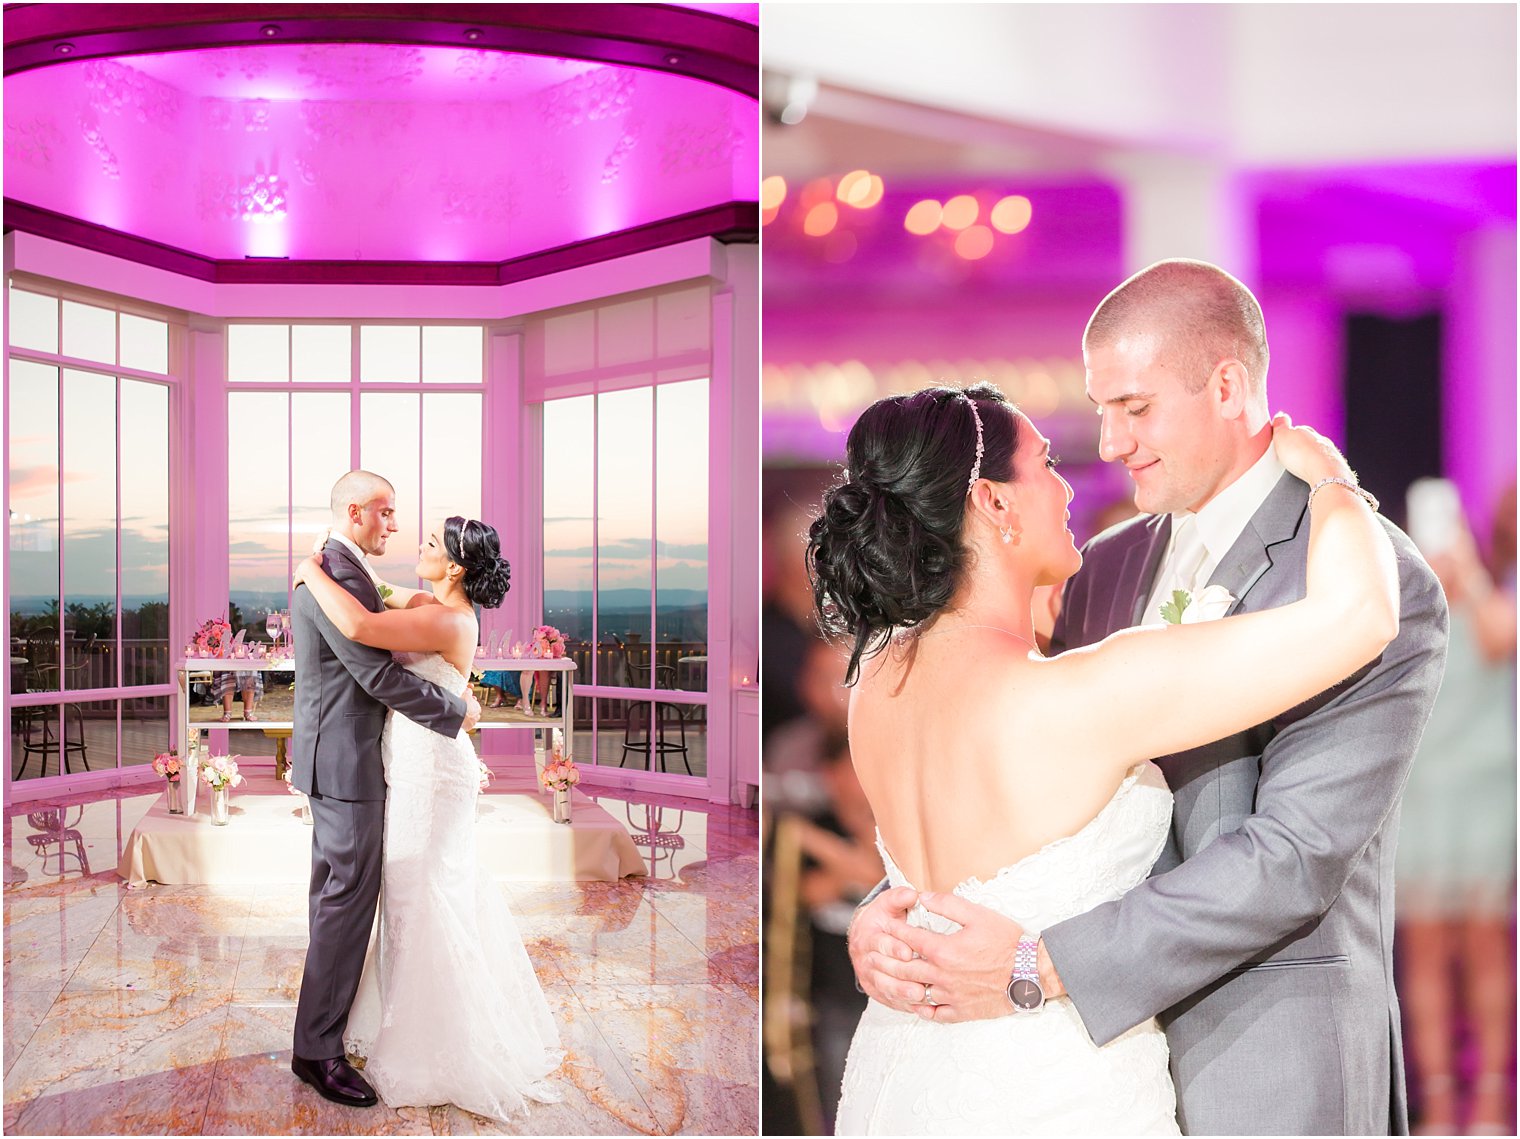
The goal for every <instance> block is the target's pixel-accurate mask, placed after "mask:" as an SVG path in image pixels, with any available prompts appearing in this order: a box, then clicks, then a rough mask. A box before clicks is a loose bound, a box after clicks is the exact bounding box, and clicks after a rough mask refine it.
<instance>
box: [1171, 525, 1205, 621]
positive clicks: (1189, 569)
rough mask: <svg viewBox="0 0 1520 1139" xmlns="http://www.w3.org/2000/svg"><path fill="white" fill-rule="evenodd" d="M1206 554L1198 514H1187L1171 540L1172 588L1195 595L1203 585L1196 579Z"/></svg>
mask: <svg viewBox="0 0 1520 1139" xmlns="http://www.w3.org/2000/svg"><path fill="white" fill-rule="evenodd" d="M1208 556H1209V548H1208V547H1207V546H1205V545H1204V544H1203V535H1202V534H1200V533H1199V532H1198V516H1197V515H1196V514H1189V515H1187V516H1186V517H1184V518H1183V520H1182V522H1181V524H1180V525H1179V526H1178V527H1177V533H1176V536H1175V537H1174V538H1173V541H1172V581H1173V582H1174V584H1173V586H1172V588H1173V589H1185V590H1187V592H1188V593H1190V594H1192V595H1193V596H1195V597H1196V596H1197V595H1198V590H1199V589H1200V588H1201V586H1202V585H1203V583H1202V582H1200V581H1199V580H1198V571H1199V570H1201V569H1202V568H1203V563H1204V561H1205V559H1207V558H1208ZM1168 600H1170V597H1168Z"/></svg>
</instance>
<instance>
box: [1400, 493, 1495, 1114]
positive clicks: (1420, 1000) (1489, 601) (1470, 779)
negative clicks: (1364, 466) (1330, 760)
mask: <svg viewBox="0 0 1520 1139" xmlns="http://www.w3.org/2000/svg"><path fill="white" fill-rule="evenodd" d="M1514 510H1515V500H1514V491H1513V488H1511V490H1510V492H1509V493H1508V495H1507V496H1506V498H1505V500H1504V501H1503V502H1502V503H1501V505H1500V508H1499V518H1498V520H1497V522H1496V524H1495V541H1494V554H1495V559H1494V560H1495V565H1494V570H1495V572H1493V573H1492V574H1491V573H1490V572H1489V571H1488V570H1487V569H1485V567H1484V565H1483V562H1482V560H1481V559H1480V557H1479V555H1478V551H1477V549H1476V547H1475V545H1474V542H1473V539H1472V536H1471V534H1470V533H1469V532H1468V530H1467V528H1466V526H1465V524H1462V523H1461V522H1460V520H1459V521H1458V524H1457V526H1456V528H1455V533H1454V536H1453V537H1452V539H1451V540H1450V541H1449V542H1448V543H1446V545H1445V548H1444V549H1440V550H1427V551H1425V553H1426V556H1427V559H1428V560H1429V562H1430V565H1431V568H1432V569H1434V570H1435V571H1436V575H1437V576H1438V577H1439V578H1440V581H1441V586H1442V588H1443V589H1444V590H1445V591H1446V598H1447V601H1448V603H1449V605H1450V607H1451V641H1450V647H1449V649H1448V651H1447V657H1446V678H1445V680H1444V682H1443V683H1442V686H1441V692H1440V695H1439V697H1438V698H1437V699H1436V704H1435V709H1434V711H1433V712H1432V714H1431V718H1430V725H1429V726H1428V727H1427V728H1426V729H1425V736H1424V739H1423V740H1422V742H1421V744H1420V749H1419V753H1418V756H1417V758H1416V760H1415V763H1414V767H1413V769H1412V771H1411V773H1410V778H1409V786H1408V789H1407V791H1406V792H1405V794H1404V808H1403V822H1402V826H1401V828H1400V835H1399V846H1398V862H1397V873H1398V902H1397V913H1398V920H1399V925H1400V932H1401V934H1402V937H1401V941H1400V948H1401V950H1402V956H1403V961H1402V970H1403V974H1404V984H1403V993H1404V997H1403V1007H1404V1010H1405V1015H1406V1017H1407V1023H1408V1026H1409V1034H1410V1042H1411V1053H1412V1055H1411V1057H1410V1059H1411V1067H1412V1071H1413V1073H1414V1076H1415V1081H1414V1082H1415V1088H1416V1090H1417V1091H1418V1094H1419V1104H1420V1110H1419V1113H1418V1118H1419V1124H1418V1125H1417V1126H1416V1128H1415V1133H1416V1134H1425V1135H1443V1134H1459V1133H1460V1132H1458V1130H1457V1128H1458V1125H1459V1123H1460V1122H1461V1121H1460V1118H1459V1116H1460V1115H1461V1114H1462V1113H1461V1112H1460V1111H1459V1104H1460V1103H1462V1102H1463V1100H1464V1099H1465V1100H1466V1102H1467V1103H1468V1105H1469V1109H1470V1110H1469V1111H1468V1113H1467V1115H1468V1120H1467V1129H1468V1130H1467V1133H1468V1134H1471V1135H1502V1134H1511V1135H1512V1134H1514V1129H1513V1124H1512V1120H1513V1100H1512V1094H1513V1083H1512V1076H1513V1072H1514V1067H1513V1064H1514V1056H1513V1049H1514V1030H1515V1009H1514V998H1515V986H1514V966H1513V962H1512V952H1513V945H1512V929H1513V915H1514V901H1515V760H1516V755H1515V705H1514V693H1515V670H1514V663H1515V595H1514ZM1461 1022H1465V1023H1466V1025H1467V1026H1468V1029H1469V1031H1470V1032H1471V1033H1472V1036H1473V1044H1474V1046H1475V1048H1476V1071H1475V1073H1474V1075H1473V1079H1472V1081H1471V1084H1470V1086H1468V1087H1467V1088H1466V1089H1463V1088H1462V1087H1460V1086H1459V1083H1458V1079H1459V1076H1460V1075H1461V1072H1460V1071H1459V1068H1458V1064H1457V1059H1458V1056H1459V1049H1458V1047H1457V1035H1458V1025H1459V1023H1461ZM1464 1090H1465V1095H1462V1094H1459V1093H1462V1092H1463V1091H1464Z"/></svg>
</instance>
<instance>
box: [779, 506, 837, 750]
mask: <svg viewBox="0 0 1520 1139" xmlns="http://www.w3.org/2000/svg"><path fill="white" fill-rule="evenodd" d="M811 521H812V519H811V518H810V517H809V516H808V514H807V512H806V511H805V510H803V509H802V508H801V507H799V506H797V505H796V504H795V503H793V502H785V503H783V504H781V505H780V506H778V507H776V508H775V509H773V510H772V512H771V514H770V516H769V517H768V518H767V519H766V521H765V530H764V540H763V542H762V545H761V556H762V558H763V564H762V566H761V585H760V588H761V603H760V643H761V644H762V645H764V646H765V647H764V650H763V652H762V654H761V660H760V691H761V692H762V693H763V694H764V698H763V699H762V700H761V702H760V743H761V747H762V748H764V747H765V744H766V741H767V740H769V738H770V734H771V731H772V729H774V728H776V727H778V726H779V725H781V724H784V723H786V722H787V721H788V720H792V719H795V718H796V717H798V716H801V715H802V714H803V713H804V711H805V710H806V709H805V708H804V707H803V703H802V699H801V697H800V696H799V695H798V693H797V669H798V664H799V662H800V661H801V659H802V657H803V654H804V653H805V652H806V651H807V647H808V645H809V644H811V643H812V642H814V641H816V640H817V639H818V628H817V625H816V624H815V622H814V621H813V587H812V585H811V584H810V583H809V582H808V576H807V564H806V562H805V561H804V560H803V549H804V547H805V544H806V543H805V539H804V533H805V531H806V530H807V527H808V523H809V522H811ZM843 675H844V674H843V672H841V673H840V676H841V678H843Z"/></svg>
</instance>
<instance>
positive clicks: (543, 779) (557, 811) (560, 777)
mask: <svg viewBox="0 0 1520 1139" xmlns="http://www.w3.org/2000/svg"><path fill="white" fill-rule="evenodd" d="M538 781H539V782H540V783H541V784H543V786H544V788H545V789H546V790H549V791H552V792H554V821H555V822H557V823H568V822H569V821H570V788H571V787H573V786H575V785H576V784H577V783H579V782H580V781H581V769H580V768H578V767H576V766H575V762H574V761H573V760H569V759H565V758H564V757H563V756H562V755H560V752H559V749H558V748H555V749H554V754H553V755H552V756H551V757H550V759H549V762H548V763H546V764H544V769H543V770H542V771H541V772H539V774H538Z"/></svg>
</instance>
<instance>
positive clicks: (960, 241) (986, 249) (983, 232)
mask: <svg viewBox="0 0 1520 1139" xmlns="http://www.w3.org/2000/svg"><path fill="white" fill-rule="evenodd" d="M955 251H956V253H958V254H960V256H962V257H964V258H965V259H966V260H967V261H980V260H981V259H982V258H983V257H985V256H987V254H989V253H991V252H992V231H991V230H990V229H988V228H987V227H986V226H984V225H974V226H972V227H971V228H970V229H966V230H962V231H961V233H960V234H959V236H957V237H956V239H955Z"/></svg>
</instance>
